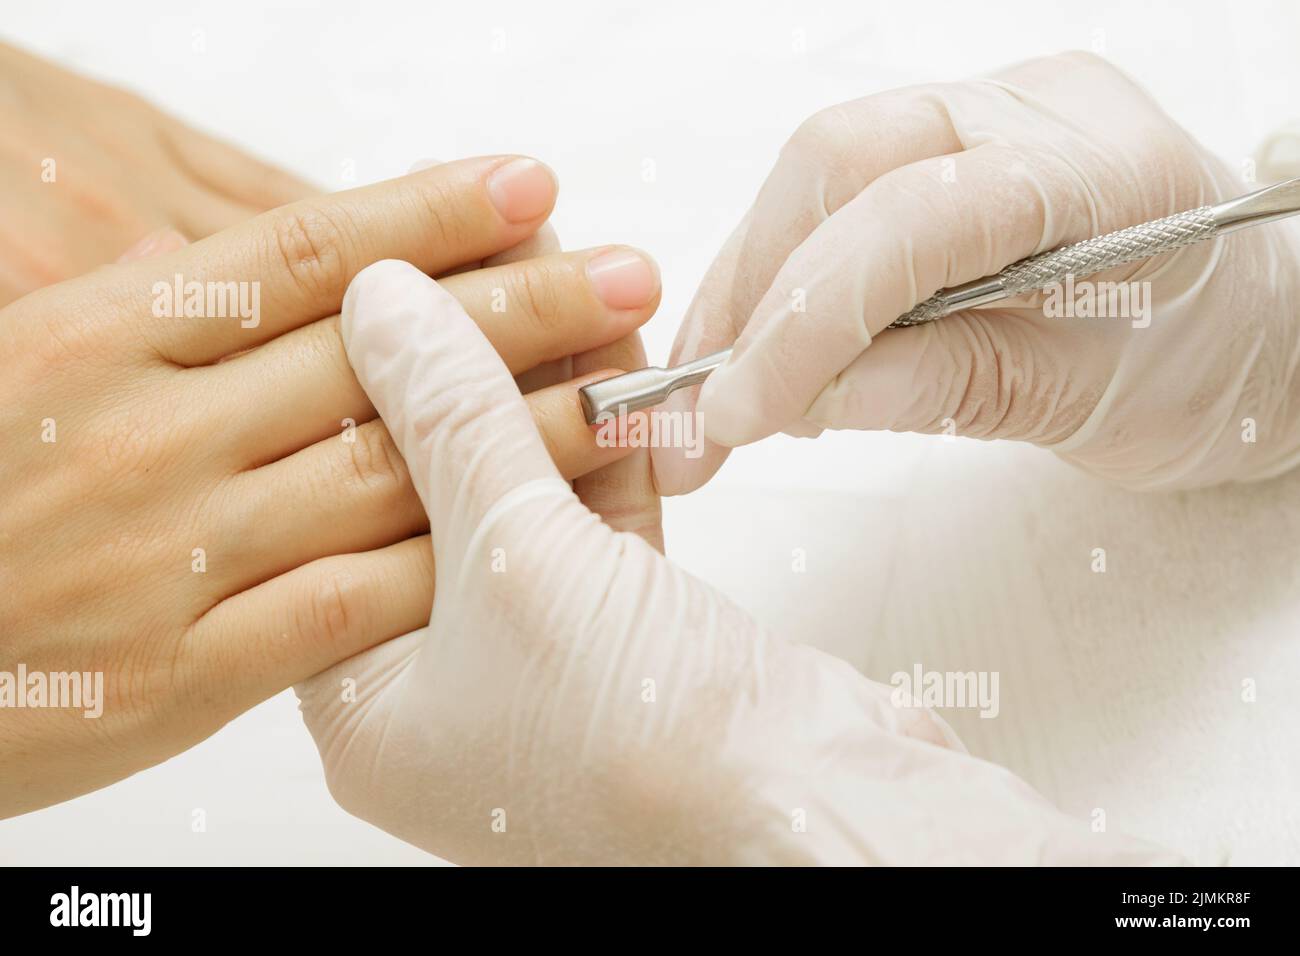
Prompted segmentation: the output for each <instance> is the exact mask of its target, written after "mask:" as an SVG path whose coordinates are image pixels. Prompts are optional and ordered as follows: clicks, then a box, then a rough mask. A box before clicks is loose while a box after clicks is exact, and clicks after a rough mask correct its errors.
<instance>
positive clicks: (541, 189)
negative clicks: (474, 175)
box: [487, 159, 556, 222]
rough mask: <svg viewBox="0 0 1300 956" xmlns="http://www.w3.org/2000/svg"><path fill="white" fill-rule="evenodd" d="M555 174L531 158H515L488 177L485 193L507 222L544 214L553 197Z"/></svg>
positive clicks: (534, 217)
mask: <svg viewBox="0 0 1300 956" xmlns="http://www.w3.org/2000/svg"><path fill="white" fill-rule="evenodd" d="M555 186H556V184H555V176H554V174H553V173H552V172H551V171H550V170H549V169H547V168H546V167H545V166H543V165H542V164H541V163H539V162H538V161H537V160H535V159H516V160H514V161H513V162H509V163H506V164H505V165H504V166H502V167H500V168H499V169H497V170H496V171H495V172H493V173H492V175H491V176H490V177H489V178H488V182H487V189H488V195H489V196H490V197H491V198H492V205H494V206H496V207H497V212H499V213H501V216H502V218H503V219H505V220H506V221H507V222H527V221H528V220H530V219H536V218H537V217H538V216H542V215H545V214H546V212H547V211H548V210H549V209H550V208H551V203H552V202H554V201H555Z"/></svg>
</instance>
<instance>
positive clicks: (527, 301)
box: [510, 266, 561, 329]
mask: <svg viewBox="0 0 1300 956" xmlns="http://www.w3.org/2000/svg"><path fill="white" fill-rule="evenodd" d="M555 279H556V277H555V276H554V275H553V274H552V273H551V272H550V271H549V270H546V269H542V268H536V267H533V266H525V267H523V268H519V269H514V270H511V274H510V284H511V291H510V297H511V299H513V300H514V301H515V302H518V303H519V305H520V308H522V309H523V311H524V312H525V313H526V314H527V316H528V317H529V318H530V319H532V320H534V321H535V322H536V323H537V324H538V325H540V326H541V327H542V328H543V329H552V328H554V327H555V326H556V325H557V324H558V323H559V319H560V311H561V310H560V299H561V296H560V293H559V290H558V288H557V285H558V283H557V282H556V281H555Z"/></svg>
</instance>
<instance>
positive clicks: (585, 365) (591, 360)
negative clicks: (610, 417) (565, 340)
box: [557, 333, 664, 553]
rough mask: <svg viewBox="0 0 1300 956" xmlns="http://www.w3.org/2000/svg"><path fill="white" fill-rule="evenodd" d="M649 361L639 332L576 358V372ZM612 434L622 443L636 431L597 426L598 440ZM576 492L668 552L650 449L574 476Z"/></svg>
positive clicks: (616, 524) (619, 526)
mask: <svg viewBox="0 0 1300 956" xmlns="http://www.w3.org/2000/svg"><path fill="white" fill-rule="evenodd" d="M645 364H646V357H645V348H644V346H643V345H642V344H641V336H640V334H639V333H633V334H632V335H629V336H627V337H625V338H622V339H619V340H618V341H617V342H613V343H611V344H609V345H604V346H601V347H600V348H595V349H591V350H590V351H588V352H583V353H581V354H579V355H575V356H574V357H573V367H574V371H575V372H576V373H578V374H579V375H582V374H585V373H587V372H588V371H589V370H591V371H594V370H599V369H605V368H609V367H617V368H642V367H644V366H645ZM604 377H605V376H603V375H602V376H600V378H604ZM592 380H593V381H599V378H596V377H594V376H593V378H592ZM611 433H612V434H613V436H614V438H615V441H616V442H617V441H618V440H619V439H622V444H623V445H626V444H627V440H628V439H629V438H630V437H632V436H634V435H635V434H636V433H635V432H634V431H633V430H632V429H630V428H628V429H624V430H618V429H612V428H611V429H607V430H605V431H604V432H600V431H598V432H597V438H598V444H605V441H604V440H603V439H604V438H606V437H607V436H608V435H610V434H611ZM615 447H619V445H618V444H616V445H615ZM557 461H558V459H557ZM573 491H574V493H575V494H576V495H577V496H578V500H579V501H581V502H582V503H583V504H584V505H586V506H587V507H588V508H590V509H591V510H592V511H593V512H595V513H596V514H598V515H600V517H601V520H602V521H604V522H605V524H607V525H609V526H610V527H611V528H613V529H614V530H615V531H628V532H631V533H632V534H637V535H640V536H641V537H642V538H644V539H645V540H646V542H648V543H649V544H650V546H651V547H653V548H655V549H656V550H658V551H659V552H660V553H662V552H663V550H664V531H663V510H662V508H661V506H660V501H659V495H658V493H657V492H656V491H655V486H654V480H653V478H652V476H651V474H650V449H649V448H646V447H638V448H634V449H633V450H632V452H631V453H630V454H629V455H628V456H627V457H626V458H623V459H622V460H621V461H618V462H615V463H614V464H611V465H606V466H605V467H604V468H601V469H599V470H597V471H593V472H591V473H589V474H585V475H583V476H582V477H580V478H577V479H575V480H574V482H573Z"/></svg>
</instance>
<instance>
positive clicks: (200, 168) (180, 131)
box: [162, 123, 320, 212]
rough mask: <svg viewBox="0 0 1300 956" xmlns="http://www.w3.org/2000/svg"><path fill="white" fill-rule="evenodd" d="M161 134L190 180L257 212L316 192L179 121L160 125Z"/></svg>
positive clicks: (287, 175)
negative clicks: (161, 126)
mask: <svg viewBox="0 0 1300 956" xmlns="http://www.w3.org/2000/svg"><path fill="white" fill-rule="evenodd" d="M162 135H163V137H164V138H165V139H166V141H167V143H168V145H170V146H171V147H172V150H173V152H174V153H175V154H176V155H177V157H178V158H179V159H180V161H181V163H182V164H183V165H184V167H185V169H186V170H187V171H188V172H189V173H190V175H191V176H192V177H193V178H194V179H196V180H197V181H198V182H200V183H202V184H203V185H204V186H206V187H208V188H209V189H210V190H212V191H213V192H215V193H217V194H218V195H221V196H225V197H226V198H228V199H231V200H233V201H234V202H236V203H239V204H241V205H245V206H251V207H253V208H254V209H256V210H258V211H259V212H260V211H265V210H267V209H274V208H275V207H276V206H284V205H286V204H288V203H291V202H298V201H299V200H301V199H308V198H310V197H312V196H316V195H319V194H320V190H319V189H317V188H316V187H315V186H312V185H311V184H310V183H307V182H304V181H303V180H301V179H299V178H298V177H296V176H293V175H291V174H289V173H287V172H285V171H284V170H282V169H278V168H276V167H275V166H272V165H271V164H269V163H265V162H262V161H261V160H259V159H254V158H253V157H252V156H249V155H248V154H247V153H245V152H243V151H242V150H239V149H236V148H235V147H233V146H231V145H230V144H228V143H225V142H222V141H221V140H219V139H217V138H215V137H212V136H208V135H207V134H206V133H201V132H199V131H198V130H195V129H190V128H189V127H187V126H184V125H182V124H180V123H167V124H164V126H163V128H162Z"/></svg>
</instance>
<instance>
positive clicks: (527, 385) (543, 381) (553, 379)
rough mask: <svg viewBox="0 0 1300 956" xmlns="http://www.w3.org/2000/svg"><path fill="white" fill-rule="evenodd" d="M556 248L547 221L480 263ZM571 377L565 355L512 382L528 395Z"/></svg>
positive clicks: (529, 256)
mask: <svg viewBox="0 0 1300 956" xmlns="http://www.w3.org/2000/svg"><path fill="white" fill-rule="evenodd" d="M559 251H560V237H559V236H557V235H556V234H555V229H554V228H553V227H552V226H551V224H550V223H549V222H548V223H546V224H544V225H543V226H542V228H541V229H538V230H537V232H535V233H533V235H531V236H529V237H528V238H527V239H525V240H524V241H523V242H521V243H519V245H517V246H513V247H511V248H509V249H507V250H506V251H505V252H500V253H497V254H496V255H495V256H488V257H487V258H486V259H484V260H483V265H485V266H504V265H509V264H510V263H512V262H521V261H523V260H524V259H537V258H540V257H542V256H550V255H554V254H555V253H558V252H559ZM656 308H657V306H656ZM571 378H573V357H572V356H570V355H566V356H564V357H563V358H558V359H554V360H552V361H550V362H543V363H541V364H540V365H537V366H535V367H533V368H530V369H527V370H525V371H523V372H520V373H518V374H517V375H515V383H516V384H517V385H518V386H519V391H521V392H523V393H524V394H525V395H527V394H528V393H529V392H532V391H536V390H537V389H539V388H546V387H547V386H548V385H558V384H560V383H561V382H567V381H568V380H569V379H571Z"/></svg>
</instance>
